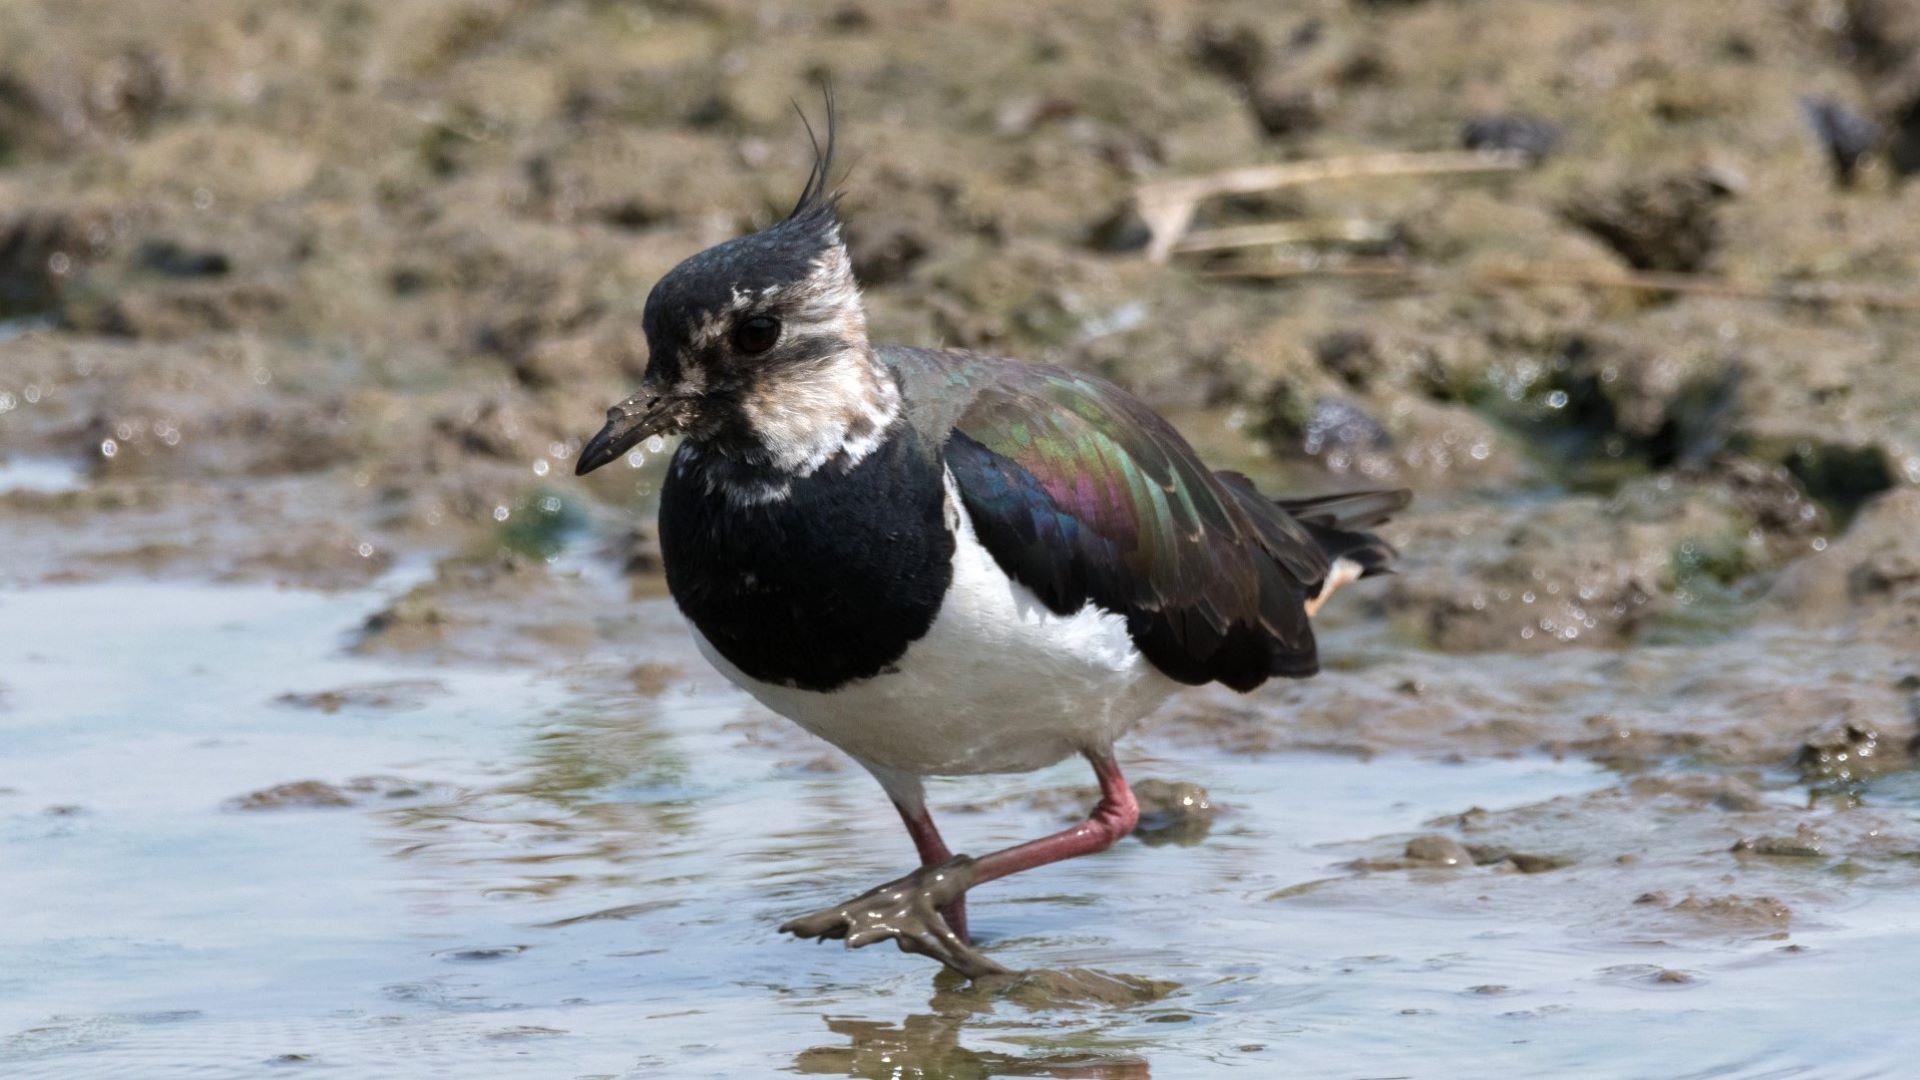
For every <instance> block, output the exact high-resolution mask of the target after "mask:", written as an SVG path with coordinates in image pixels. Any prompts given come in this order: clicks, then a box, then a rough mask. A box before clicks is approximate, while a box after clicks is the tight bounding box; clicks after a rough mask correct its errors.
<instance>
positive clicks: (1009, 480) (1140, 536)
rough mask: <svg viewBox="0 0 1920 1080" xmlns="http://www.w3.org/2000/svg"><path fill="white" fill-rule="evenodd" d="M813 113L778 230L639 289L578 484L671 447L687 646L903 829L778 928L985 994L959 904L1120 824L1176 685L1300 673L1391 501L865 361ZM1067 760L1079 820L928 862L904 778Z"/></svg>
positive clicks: (1084, 398)
mask: <svg viewBox="0 0 1920 1080" xmlns="http://www.w3.org/2000/svg"><path fill="white" fill-rule="evenodd" d="M826 104H827V110H826V117H825V124H824V126H825V138H824V141H823V140H821V139H820V138H819V137H817V136H816V134H815V131H814V128H813V126H812V125H811V124H810V123H807V117H806V114H805V113H804V111H802V112H801V120H802V122H803V123H805V124H806V131H807V135H808V139H809V141H810V143H811V144H812V152H813V165H812V169H811V171H810V173H809V175H808V177H807V179H806V182H805V184H804V186H803V187H802V190H801V193H800V196H799V198H798V200H797V201H796V202H795V204H794V205H793V208H792V210H791V211H790V212H789V213H788V214H787V215H786V216H785V217H784V218H781V219H780V220H778V221H777V222H775V223H773V224H772V225H770V226H768V227H766V228H764V229H761V230H759V231H757V232H753V233H750V234H747V235H744V236H740V237H736V238H734V239H730V240H727V241H725V242H723V243H720V244H718V245H716V246H713V247H710V248H708V249H706V250H704V251H700V252H698V253H697V254H694V255H692V256H690V257H688V258H687V259H685V260H684V261H683V262H681V263H680V264H679V265H677V266H676V267H674V268H673V269H672V270H671V271H670V272H668V273H667V274H666V275H665V276H664V277H662V278H660V279H659V281H658V282H656V283H655V285H654V286H653V289H652V291H651V292H650V294H649V295H648V297H647V301H646V305H645V307H644V309H643V312H642V315H641V328H642V330H643V332H644V334H645V337H646V341H647V346H648V359H647V365H646V369H645V373H644V375H643V377H642V379H641V381H640V386H639V389H638V390H637V391H636V392H635V393H634V394H633V395H632V396H630V397H628V398H627V399H625V400H624V401H622V402H620V403H619V404H617V405H614V406H613V407H612V408H611V409H609V410H608V411H607V417H606V423H605V425H604V426H603V427H602V428H600V430H599V431H598V432H597V433H596V434H595V435H593V436H592V438H591V439H589V440H588V441H587V442H586V444H585V445H584V446H583V447H582V449H581V451H580V455H579V458H578V461H577V465H576V469H575V471H576V473H577V474H579V475H585V474H587V473H590V472H592V471H593V470H594V469H597V468H599V467H601V466H603V465H605V464H607V463H608V462H611V461H614V460H616V459H617V458H619V457H620V456H621V455H623V454H625V453H626V452H627V451H628V450H629V449H630V448H632V447H633V446H634V445H636V444H638V443H640V442H641V441H642V440H648V439H651V438H653V437H654V436H669V435H678V436H680V442H679V445H678V447H677V448H676V449H675V450H674V452H673V456H672V458H671V460H670V462H669V464H668V465H667V468H666V475H665V479H664V481H663V483H662V487H661V491H660V499H659V510H658V513H659V522H658V537H659V546H660V554H661V558H662V561H663V563H664V569H665V574H666V583H667V587H668V592H669V593H670V595H671V596H672V599H673V601H674V603H675V604H676V606H677V607H678V609H679V610H680V612H681V613H682V614H683V615H684V616H685V617H686V619H687V621H688V622H689V624H690V626H691V629H692V632H693V637H694V642H695V644H696V645H697V646H698V648H699V650H700V652H701V653H702V654H703V655H704V656H705V658H706V659H707V660H708V661H709V662H710V663H711V664H712V665H713V666H714V667H715V668H716V669H718V670H719V672H720V673H721V674H722V675H724V676H725V677H726V678H727V679H728V680H729V681H731V682H732V683H734V684H735V685H737V686H739V687H740V688H742V689H744V690H745V691H746V692H747V693H748V694H750V695H751V696H752V697H754V698H756V699H757V700H758V701H759V702H761V703H762V704H763V705H765V706H766V707H767V708H769V709H771V710H772V711H773V712H775V713H778V714H780V715H781V716H783V717H786V718H787V719H789V720H791V721H793V722H794V723H796V724H798V725H799V726H800V727H802V728H804V729H805V730H807V731H809V732H811V733H813V734H814V735H817V736H819V737H820V738H822V739H824V740H826V741H827V742H829V743H831V744H833V745H834V746H836V747H838V748H839V749H840V750H841V751H843V752H844V753H846V754H847V755H849V756H850V757H851V758H852V759H853V760H854V761H856V762H858V763H859V764H860V765H861V766H863V767H865V769H866V770H867V771H868V772H870V773H871V774H872V775H873V777H874V778H875V779H876V780H877V781H878V782H879V785H880V787H881V788H882V789H883V791H884V792H885V794H886V796H887V797H888V799H889V800H891V802H892V804H893V806H894V808H895V809H896V810H897V811H898V812H899V816H900V818H901V820H902V821H903V822H904V824H905V825H906V830H907V832H908V834H909V836H910V837H911V839H912V841H913V843H914V846H915V849H916V852H917V854H918V857H919V860H920V863H919V866H918V868H916V869H914V870H913V871H911V872H910V873H908V874H906V875H904V876H902V877H900V878H898V879H897V880H894V881H889V882H887V883H885V884H883V885H880V886H878V887H876V888H874V889H871V890H868V891H867V892H865V893H863V894H861V895H860V896H858V897H855V898H854V899H852V900H850V901H847V902H845V903H842V904H836V905H833V906H831V907H827V908H824V909H822V910H820V911H817V912H814V913H811V914H807V915H803V916H800V917H798V918H795V919H792V920H790V921H788V922H786V923H785V924H783V925H782V926H781V927H780V929H781V931H783V932H785V933H788V934H792V935H794V936H796V937H798V938H802V939H817V940H834V939H844V941H845V942H846V945H847V946H848V947H849V948H857V947H860V946H864V945H869V944H873V943H876V942H881V941H887V940H891V941H893V942H895V943H896V945H897V946H898V947H899V948H900V949H901V950H902V951H904V952H910V953H919V954H924V955H926V956H929V957H932V958H934V959H936V960H938V961H940V962H941V963H943V964H945V965H946V966H947V967H949V968H952V969H953V970H954V971H957V972H959V973H960V974H961V975H962V976H965V977H967V978H969V979H978V978H982V977H985V976H989V975H998V974H1006V973H1009V972H1011V971H1012V969H1010V968H1008V967H1006V966H1004V965H1002V964H1001V963H999V962H998V961H997V960H995V959H993V958H992V957H990V956H988V955H986V954H985V953H984V952H982V951H981V950H980V949H978V948H977V947H976V946H975V945H974V944H973V941H972V938H971V936H970V934H969V928H968V921H967V911H966V899H967V895H968V893H969V892H970V891H971V890H972V889H974V888H976V887H978V886H980V885H983V884H985V883H987V882H990V881H994V880H997V879H999V878H1003V877H1006V876H1007V875H1009V874H1013V873H1017V872H1021V871H1025V870H1030V869H1033V868H1035V867H1039V866H1043V865H1046V864H1048V863H1053V862H1057V861H1059V860H1062V859H1067V858H1072V857H1075V856H1081V855H1088V854H1092V853H1094V852H1098V851H1102V850H1105V849H1106V848H1109V847H1111V846H1112V845H1113V844H1114V843H1115V842H1117V841H1118V840H1120V839H1121V838H1123V837H1125V836H1126V835H1127V834H1128V833H1130V832H1131V831H1132V830H1133V828H1134V826H1135V824H1136V823H1137V822H1138V820H1139V806H1138V803H1137V801H1136V800H1135V798H1134V795H1133V792H1132V790H1131V788H1130V787H1129V786H1128V783H1127V780H1126V778H1125V776H1124V775H1123V774H1122V772H1121V769H1120V766H1119V763H1118V761H1117V759H1116V755H1115V749H1114V747H1115V742H1116V740H1118V739H1119V738H1121V736H1123V735H1125V734H1126V733H1127V732H1129V731H1130V730H1132V729H1133V728H1134V727H1135V725H1136V724H1138V723H1139V722H1140V721H1141V720H1143V719H1144V718H1145V717H1147V716H1148V715H1149V714H1150V713H1152V712H1153V711H1154V710H1155V709H1156V708H1157V707H1158V706H1159V705H1161V704H1162V703H1163V702H1164V701H1166V700H1167V698H1168V697H1169V696H1171V695H1172V694H1173V693H1174V692H1175V691H1177V690H1179V689H1180V688H1182V687H1186V686H1198V685H1203V684H1207V683H1221V684H1223V685H1225V686H1227V687H1230V688H1231V689H1233V690H1236V691H1240V692H1242V693H1246V692H1251V691H1253V690H1255V689H1256V688H1258V687H1260V686H1262V685H1263V684H1265V683H1266V682H1267V681H1268V680H1269V679H1273V678H1275V677H1280V678H1294V679H1297V678H1304V677H1307V676H1310V675H1313V674H1314V673H1315V672H1316V671H1317V670H1318V668H1319V660H1318V653H1317V649H1316V646H1315V642H1314V632H1313V625H1312V621H1311V620H1312V618H1313V617H1314V616H1315V615H1316V614H1317V613H1318V611H1319V610H1320V606H1321V605H1322V604H1323V603H1325V602H1326V600H1327V598H1328V597H1329V596H1331V595H1332V594H1333V593H1334V591H1335V590H1337V589H1339V588H1341V587H1343V586H1345V585H1347V584H1350V583H1351V582H1353V581H1355V580H1358V579H1360V578H1364V577H1369V576H1372V575H1376V574H1381V573H1385V572H1388V571H1389V570H1390V567H1391V564H1392V562H1393V559H1394V557H1395V554H1396V553H1395V551H1394V549H1393V548H1392V547H1391V546H1390V545H1389V544H1388V543H1387V542H1385V541H1384V540H1382V539H1381V538H1380V537H1379V536H1378V535H1377V534H1375V533H1374V532H1371V531H1369V530H1371V529H1372V528H1374V527H1375V526H1378V525H1380V524H1382V523H1383V522H1385V521H1386V520H1387V519H1388V517H1389V516H1390V515H1392V514H1393V513H1394V512H1396V511H1398V510H1400V509H1402V508H1403V507H1405V506H1407V505H1408V503H1409V501H1410V499H1411V493H1410V492H1408V491H1407V490H1404V489H1394V490H1365V491H1351V492H1344V493H1340V494H1334V495H1326V496H1318V497H1307V498H1288V499H1276V498H1270V497H1268V496H1266V495H1263V494H1262V493H1261V492H1260V491H1259V490H1258V489H1257V488H1256V487H1255V486H1254V484H1253V482H1252V481H1250V480H1249V479H1248V478H1247V477H1246V476H1244V475H1242V474H1240V473H1236V472H1230V471H1219V470H1214V469H1210V468H1209V467H1208V466H1207V465H1206V464H1205V463H1203V462H1202V461H1201V459H1200V456H1199V455H1198V454H1197V453H1196V452H1195V450H1194V449H1193V447H1192V446H1191V445H1189V444H1188V442H1187V441H1186V440H1185V439H1184V438H1182V437H1181V435H1180V433H1179V432H1178V431H1176V430H1175V429H1174V428H1173V427H1172V426H1171V425H1170V424H1169V423H1168V422H1167V421H1166V420H1164V419H1163V418H1161V417H1160V416H1159V415H1158V414H1156V413H1155V412H1154V411H1153V409H1151V408H1150V407H1149V406H1148V405H1146V404H1145V403H1144V402H1142V401H1141V400H1140V399H1139V398H1137V397H1134V396H1133V395H1132V394H1129V393H1128V392H1127V391H1125V390H1124V389H1122V388H1120V387H1119V386H1117V385H1115V384H1114V383H1111V382H1108V381H1106V380H1104V379H1101V378H1097V377H1095V376H1093V375H1091V374H1087V373H1084V372H1080V371H1076V370H1071V369H1067V368H1062V367H1054V366H1048V365H1043V364H1033V363H1025V362H1021V361H1019V360H1015V359H1009V358H1004V357H998V356H991V355H986V354H983V353H979V352H973V351H965V350H960V349H952V348H920V347H911V346H902V345H889V344H876V343H874V342H873V341H872V340H871V338H870V337H869V335H868V329H867V317H866V310H865V306H864V303H863V300H862V295H861V291H860V288H859V285H858V283H857V282H856V281H855V279H854V274H853V268H852V263H851V261H850V258H849V255H848V251H847V246H846V243H845V238H844V237H843V235H842V231H841V213H840V203H841V199H842V192H841V191H839V190H837V189H836V187H835V185H834V182H833V180H832V168H833V164H834V160H835V158H834V150H835V142H836V137H837V136H836V128H837V126H838V125H837V119H836V110H835V107H834V103H833V98H832V94H831V90H829V91H828V94H827V102H826ZM1076 755H1077V756H1079V757H1082V758H1084V759H1086V761H1087V762H1088V763H1089V764H1090V765H1091V766H1092V769H1093V773H1094V776H1095V777H1096V779H1097V780H1098V782H1099V789H1100V796H1099V801H1098V804H1097V805H1096V806H1095V807H1094V808H1093V810H1092V812H1091V813H1090V814H1089V815H1088V817H1087V818H1086V820H1084V821H1082V822H1081V823H1079V824H1077V825H1074V826H1073V827H1071V828H1068V829H1065V830H1063V831H1060V832H1057V833H1054V834H1052V835H1049V836H1045V837H1041V838H1039V839H1035V840H1032V841H1029V842H1027V843H1023V844H1019V845H1016V846H1013V847H1009V848H1006V849H1003V850H999V851H994V852H991V853H988V854H984V855H981V856H978V857H972V856H968V855H964V854H955V853H954V852H953V851H952V850H950V849H949V847H948V846H947V843H946V841H945V840H944V839H943V837H942V836H941V833H940V831H939V829H938V828H937V827H936V825H935V823H934V820H933V816H932V814H931V811H930V810H929V808H928V804H927V798H926V787H925V780H926V779H927V778H929V777H954V776H972V775H980V774H988V773H1020V772H1029V771H1033V770H1036V769H1040V768H1044V767H1047V766H1050V765H1053V764H1055V763H1057V762H1060V761H1063V760H1066V759H1068V758H1071V757H1074V756H1076Z"/></svg>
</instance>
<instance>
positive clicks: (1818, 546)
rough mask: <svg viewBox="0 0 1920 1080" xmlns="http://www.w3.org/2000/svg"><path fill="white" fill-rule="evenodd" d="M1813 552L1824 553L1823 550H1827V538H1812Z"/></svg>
mask: <svg viewBox="0 0 1920 1080" xmlns="http://www.w3.org/2000/svg"><path fill="white" fill-rule="evenodd" d="M1813 550H1815V551H1825V550H1827V538H1826V537H1824V536H1816V537H1814V538H1813Z"/></svg>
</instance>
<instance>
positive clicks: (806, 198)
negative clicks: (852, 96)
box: [786, 81, 840, 222]
mask: <svg viewBox="0 0 1920 1080" xmlns="http://www.w3.org/2000/svg"><path fill="white" fill-rule="evenodd" d="M820 93H821V97H823V98H825V99H826V106H827V139H826V143H825V144H824V145H822V143H821V141H820V137H819V136H818V135H817V134H816V133H815V132H814V130H813V122H812V121H811V120H809V119H807V111H806V110H805V109H803V108H801V107H800V103H799V102H797V101H796V102H794V103H793V111H794V112H797V113H799V114H800V123H801V124H802V125H803V126H804V127H805V128H806V129H807V142H809V143H811V144H812V145H813V169H812V170H811V171H810V172H809V173H808V174H807V184H806V186H805V187H803V188H801V189H800V199H799V201H798V202H795V203H794V204H793V210H792V211H790V212H789V213H788V214H787V216H786V221H787V222H812V221H814V220H815V219H817V218H820V217H822V216H825V217H832V216H834V212H835V207H837V206H838V205H839V202H840V192H838V191H835V190H834V189H833V151H834V143H835V141H836V137H837V135H838V131H839V127H840V122H839V113H838V110H837V109H835V108H834V104H833V84H832V83H831V82H824V81H823V82H822V83H821V85H820Z"/></svg>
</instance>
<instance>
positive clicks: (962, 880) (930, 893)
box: [780, 855, 1012, 979]
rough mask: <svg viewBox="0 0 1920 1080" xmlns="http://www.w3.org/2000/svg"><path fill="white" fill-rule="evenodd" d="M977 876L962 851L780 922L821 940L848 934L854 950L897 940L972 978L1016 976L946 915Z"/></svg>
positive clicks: (783, 928)
mask: <svg viewBox="0 0 1920 1080" xmlns="http://www.w3.org/2000/svg"><path fill="white" fill-rule="evenodd" d="M973 878H974V862H973V859H972V858H970V857H968V856H966V855H956V856H955V857H953V858H951V859H948V860H947V861H946V862H943V863H941V864H940V865H938V866H924V867H921V868H920V869H918V870H915V871H914V872H913V873H911V874H908V875H907V876H906V877H903V878H900V879H899V880H897V881H889V882H887V883H886V884H885V885H882V886H880V887H879V888H877V889H869V890H868V891H866V892H864V893H861V894H860V895H859V896H856V897H854V898H853V899H852V900H849V901H847V902H846V903H844V904H838V905H835V906H834V907H830V908H823V909H821V910H820V911H816V912H814V913H813V914H811V915H802V916H800V917H799V918H797V919H789V920H788V921H786V922H784V923H782V924H781V925H780V932H781V933H785V934H792V935H793V936H795V937H801V938H816V939H818V940H821V941H827V940H830V939H836V938H845V939H846V942H847V948H849V949H858V948H860V947H861V946H863V945H871V944H873V943H874V942H876V941H885V940H887V939H888V938H891V939H893V941H894V943H895V944H897V945H898V946H900V951H901V952H914V953H919V954H921V955H922V956H931V957H933V958H934V959H935V960H938V961H940V962H941V963H943V964H945V965H947V966H948V967H950V968H952V969H953V970H955V971H957V972H959V973H960V974H961V975H964V976H966V977H967V978H969V979H977V978H980V977H981V976H982V975H1010V974H1012V971H1011V970H1009V969H1008V968H1005V967H1002V966H1001V965H999V964H996V963H994V962H993V961H992V960H989V959H988V958H987V957H986V955H985V954H983V953H981V952H980V951H978V950H977V949H975V948H974V947H973V946H972V945H969V944H968V943H967V940H966V938H964V937H962V936H961V935H960V934H958V933H956V932H955V931H954V929H953V927H951V926H949V925H948V924H947V920H946V919H945V917H943V916H942V915H941V914H940V912H941V909H943V908H945V907H947V906H948V905H950V904H952V903H953V902H954V901H955V900H958V899H959V898H960V897H962V896H964V895H965V894H966V891H967V889H968V888H970V887H971V886H972V885H973Z"/></svg>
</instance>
